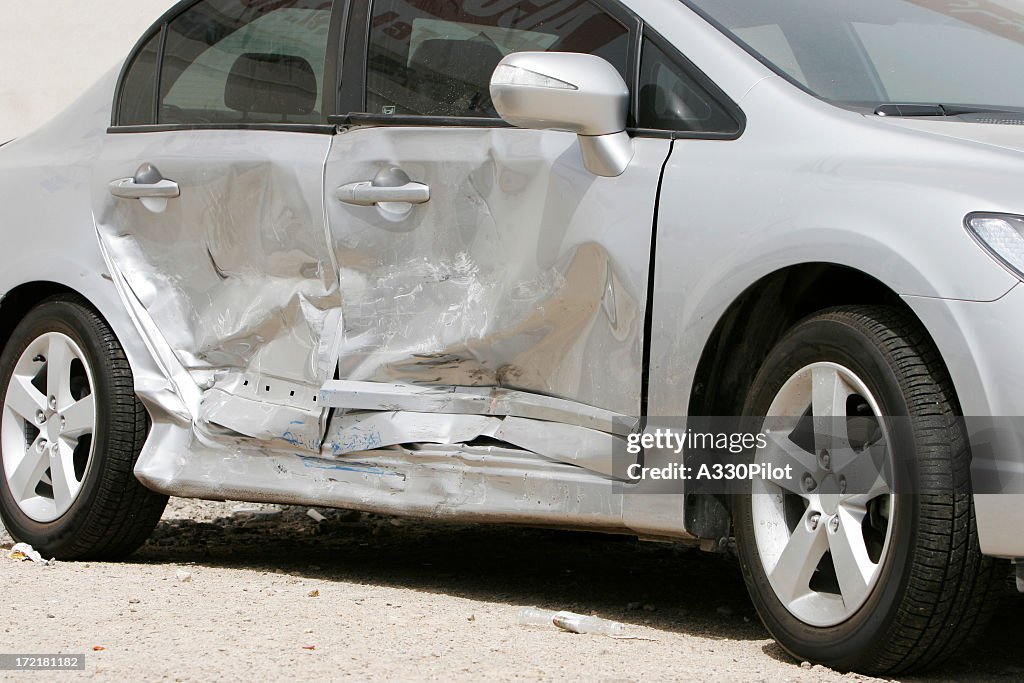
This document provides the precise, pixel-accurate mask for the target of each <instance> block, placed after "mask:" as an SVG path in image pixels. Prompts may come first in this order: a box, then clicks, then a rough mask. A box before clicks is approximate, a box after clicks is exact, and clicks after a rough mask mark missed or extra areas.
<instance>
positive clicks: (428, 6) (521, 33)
mask: <svg viewBox="0 0 1024 683" xmlns="http://www.w3.org/2000/svg"><path fill="white" fill-rule="evenodd" d="M628 36H629V32H628V30H627V29H626V28H625V27H623V26H622V24H620V23H619V22H617V21H616V20H615V19H613V18H612V17H611V16H609V15H608V14H606V13H605V12H603V11H602V10H601V9H599V8H598V7H597V6H596V5H593V4H591V3H590V2H587V1H586V0H576V1H575V2H571V1H570V2H566V3H561V4H559V5H558V7H557V9H556V8H555V7H554V6H553V5H551V4H545V3H535V2H530V1H529V0H519V1H516V0H512V1H511V2H501V3H487V2H436V1H434V0H377V1H376V2H374V3H373V18H372V21H371V27H370V41H369V42H370V44H369V51H368V55H367V74H366V109H367V112H368V113H371V114H384V115H388V114H398V115H420V116H444V117H466V116H469V117H487V118H496V117H497V116H498V114H497V112H496V111H495V109H494V106H493V105H492V104H491V96H490V82H491V74H492V72H493V71H494V67H496V66H497V65H498V62H500V61H501V59H502V58H503V57H504V56H505V55H507V54H509V53H512V52H523V51H558V52H586V53H590V54H594V55H597V56H599V57H603V58H604V59H606V60H608V61H609V62H611V63H612V64H613V65H614V66H615V67H616V68H617V69H618V70H619V73H621V74H622V76H623V78H624V79H626V80H627V82H628V81H629V79H628V78H627V73H626V65H627V62H628V55H629V39H628Z"/></svg>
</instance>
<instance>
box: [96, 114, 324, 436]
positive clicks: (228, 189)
mask: <svg viewBox="0 0 1024 683" xmlns="http://www.w3.org/2000/svg"><path fill="white" fill-rule="evenodd" d="M330 142H331V137H330V136H325V135H315V134H303V133H280V132H273V131H175V132H168V133H147V134H136V135H122V136H108V138H107V140H106V144H105V145H104V151H103V153H102V155H101V157H100V159H99V160H98V161H97V163H96V167H95V170H94V183H93V206H94V213H95V218H96V224H97V229H98V232H99V236H100V241H101V244H102V246H103V248H104V251H105V253H106V255H107V257H108V260H109V262H110V264H111V270H112V272H114V273H115V274H116V276H117V278H118V279H119V280H121V281H122V282H123V283H124V288H125V290H126V291H125V292H124V294H123V297H127V296H129V295H130V297H131V298H134V299H135V300H136V301H137V302H138V303H140V304H141V307H140V310H139V311H137V315H136V316H135V317H136V319H137V324H138V326H139V327H140V331H142V333H143V334H144V335H145V336H147V337H148V338H150V339H151V340H152V341H151V346H153V345H154V344H156V345H161V344H162V345H165V346H166V347H168V348H169V349H170V350H171V353H172V356H173V357H172V359H171V363H172V364H174V365H176V366H179V367H180V368H182V369H183V370H184V371H185V372H186V373H187V374H188V375H189V376H190V378H191V381H192V382H193V383H194V384H195V385H196V386H197V387H198V391H199V392H200V393H202V392H207V393H209V392H210V391H211V390H213V389H214V388H216V389H217V390H218V392H219V393H215V394H213V395H210V396H205V397H203V398H202V399H201V400H200V401H198V405H195V404H194V405H193V406H192V407H193V408H194V409H195V410H196V411H197V414H195V415H193V419H194V423H195V424H196V426H197V427H199V428H204V426H205V425H212V424H215V425H218V426H219V427H220V428H226V429H228V430H233V431H235V432H237V433H239V434H245V435H248V436H252V437H254V438H257V439H261V440H263V439H265V438H278V439H279V438H281V437H282V435H284V434H285V431H280V432H279V433H278V430H277V426H284V427H289V426H290V427H292V428H293V429H291V432H292V435H293V436H294V437H295V438H296V439H297V440H298V442H300V443H302V444H306V445H309V446H310V447H312V449H313V450H315V448H316V447H317V446H318V445H319V443H320V439H321V438H322V434H323V432H322V426H323V425H322V424H321V422H320V419H319V414H320V413H322V410H321V409H320V408H319V406H318V405H316V400H317V397H316V393H315V391H316V390H317V389H318V388H319V387H320V385H321V384H322V383H323V382H324V381H325V380H326V379H328V378H330V377H332V376H333V372H334V367H335V363H336V360H337V343H338V341H339V339H338V328H339V323H340V315H341V296H340V292H339V289H338V280H337V268H336V266H335V263H334V259H333V250H332V249H331V248H330V246H329V242H328V237H327V228H326V222H325V217H324V215H323V186H322V180H323V162H324V159H325V158H326V155H327V151H328V148H329V146H330ZM143 161H144V162H147V163H150V164H152V165H153V166H156V167H157V168H158V169H159V172H160V173H161V174H162V176H163V177H164V178H167V179H171V180H173V181H174V182H176V183H177V184H178V185H179V187H180V196H178V197H176V198H173V199H169V200H166V201H165V202H164V204H165V206H164V205H162V206H160V207H155V206H152V205H148V206H147V205H146V204H143V203H142V202H140V201H138V200H134V199H125V198H120V197H114V196H112V195H111V194H110V190H109V182H110V181H111V179H116V178H123V177H131V176H132V175H133V174H134V173H135V171H136V168H137V167H138V166H139V164H140V163H141V162H143ZM169 374H171V371H169ZM179 383H180V382H179ZM282 385H284V386H289V387H290V393H289V392H286V393H284V394H280V392H274V391H271V390H269V389H268V390H267V391H266V392H263V395H257V396H251V395H247V392H245V391H241V388H242V387H248V386H252V387H255V386H267V387H269V386H275V387H277V386H282ZM230 395H237V396H238V399H237V400H232V399H231V398H230ZM275 406H277V407H279V408H280V409H281V411H282V412H281V413H280V414H274V407H275ZM309 414H315V415H316V416H317V417H316V418H315V419H306V417H307V416H308V415H309ZM296 415H298V416H300V417H301V418H302V419H303V420H304V422H303V424H302V425H298V424H290V423H292V422H294V421H297V420H298V419H299V417H295V416H296ZM268 417H272V419H270V420H268ZM261 421H264V422H266V424H265V425H264V427H263V428H262V429H260V428H259V423H260V422H261ZM275 423H276V424H275Z"/></svg>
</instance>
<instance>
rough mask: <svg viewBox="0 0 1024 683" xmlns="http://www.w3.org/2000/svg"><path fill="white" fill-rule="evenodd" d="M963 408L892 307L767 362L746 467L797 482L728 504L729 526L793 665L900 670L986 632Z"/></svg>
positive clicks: (988, 573)
mask: <svg viewBox="0 0 1024 683" xmlns="http://www.w3.org/2000/svg"><path fill="white" fill-rule="evenodd" d="M958 410H959V409H958V406H957V403H956V397H955V394H954V392H953V388H952V384H951V382H950V379H949V376H948V374H947V372H946V370H945V367H944V365H943V364H942V362H941V360H940V358H939V356H938V353H937V351H936V350H935V349H934V347H933V346H932V345H931V343H930V340H928V339H927V338H926V337H925V336H924V335H923V334H922V333H921V331H920V329H919V327H918V325H917V324H916V322H915V321H914V320H912V319H911V318H910V317H909V316H908V315H906V314H905V313H903V312H902V311H899V310H898V309H894V308H887V307H843V308H836V309H832V310H829V311H824V312H822V313H819V314H817V315H814V316H813V317H811V318H809V319H807V320H805V321H803V322H801V323H799V324H798V325H796V326H795V327H794V328H793V329H792V330H791V331H790V332H789V333H788V334H786V335H785V336H784V337H783V339H782V340H781V341H780V342H779V343H778V344H777V345H776V347H775V348H774V349H773V350H772V351H771V353H770V354H769V356H768V358H767V359H766V360H765V362H764V364H763V366H762V369H761V371H760V372H759V374H758V376H757V378H756V379H755V381H754V384H753V385H752V387H751V389H750V392H749V394H748V398H747V403H746V408H745V411H744V414H746V415H749V416H756V417H757V418H758V419H760V418H761V417H766V419H765V428H766V430H767V431H768V436H769V439H768V448H766V449H762V450H760V451H759V452H758V454H757V455H756V456H755V457H756V458H759V459H761V460H762V461H764V462H769V463H772V464H774V465H777V466H778V465H786V464H791V465H792V466H793V477H792V478H790V479H787V480H778V481H769V482H755V483H754V484H753V485H752V488H751V491H750V493H749V494H744V495H739V496H737V497H736V498H735V500H734V503H733V504H734V523H735V533H736V542H737V549H738V554H739V557H740V563H741V567H742V570H743V574H744V578H745V581H746V583H747V588H748V590H749V592H750V595H751V598H752V600H753V602H754V605H755V607H756V608H757V611H758V613H759V614H760V616H761V618H762V620H763V621H764V623H765V626H766V627H767V628H768V630H769V631H770V632H771V633H772V635H773V636H774V637H775V638H776V640H777V641H778V642H779V643H780V644H781V645H782V647H783V648H785V649H786V650H787V651H788V652H789V653H790V654H792V655H793V656H795V657H796V658H798V659H801V660H809V661H812V662H816V663H821V664H824V665H826V666H829V667H832V668H836V669H840V670H856V671H859V672H863V673H870V674H887V673H888V674H891V673H902V672H907V671H911V670H918V669H921V668H924V667H926V666H932V665H935V664H937V663H940V662H942V661H944V660H945V659H947V658H948V657H949V656H951V655H952V654H953V653H954V652H955V650H956V649H957V648H958V647H959V646H960V645H962V644H963V643H964V642H965V641H967V640H968V639H969V638H970V637H971V636H972V635H975V634H977V633H978V632H979V631H980V630H981V629H982V628H983V627H984V625H985V623H986V622H987V621H988V618H989V617H990V616H991V612H992V610H993V607H994V596H995V595H996V592H997V590H998V587H999V581H1000V579H1001V578H1002V577H1003V574H1001V573H1000V571H1001V570H1002V569H1004V568H1005V565H1003V564H1001V563H998V562H996V561H995V560H993V559H991V558H986V557H984V556H982V555H981V552H980V550H979V545H978V537H977V529H976V526H975V520H974V508H973V498H972V494H971V481H970V452H969V448H968V444H967V439H966V435H965V432H964V429H963V425H962V421H961V420H960V419H958ZM892 416H904V418H908V419H903V418H898V419H896V420H893V419H890V418H891V417H892ZM890 454H894V457H895V459H896V460H893V459H892V458H891V457H890ZM879 475H881V476H879Z"/></svg>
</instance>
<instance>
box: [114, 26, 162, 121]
mask: <svg viewBox="0 0 1024 683" xmlns="http://www.w3.org/2000/svg"><path fill="white" fill-rule="evenodd" d="M159 54H160V32H159V31H157V32H156V35H154V36H153V37H152V38H150V39H149V41H148V42H147V43H146V44H145V45H144V46H143V48H142V49H141V50H139V52H138V54H137V55H136V56H135V61H133V62H132V65H131V66H130V67H128V70H127V71H126V72H125V76H124V84H123V85H122V86H121V100H120V102H119V105H118V111H117V124H118V125H120V126H145V125H149V124H152V123H156V111H155V110H154V105H155V104H156V70H157V66H158V65H157V62H158V61H159V59H158V58H159Z"/></svg>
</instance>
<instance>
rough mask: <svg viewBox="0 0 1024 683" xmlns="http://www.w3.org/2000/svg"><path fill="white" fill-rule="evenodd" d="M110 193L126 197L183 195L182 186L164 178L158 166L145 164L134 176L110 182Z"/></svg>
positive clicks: (173, 196) (170, 196) (161, 197)
mask: <svg viewBox="0 0 1024 683" xmlns="http://www.w3.org/2000/svg"><path fill="white" fill-rule="evenodd" d="M110 194H112V195H114V196H115V197H122V198H124V199H145V198H149V197H154V198H160V199H173V198H175V197H180V196H181V188H180V187H178V183H176V182H174V181H173V180H167V179H166V178H164V177H163V176H162V175H161V174H160V171H159V170H157V167H156V166H154V165H152V164H143V165H142V166H140V167H139V170H138V171H136V172H135V177H134V178H121V179H119V180H115V181H114V182H112V183H110Z"/></svg>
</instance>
